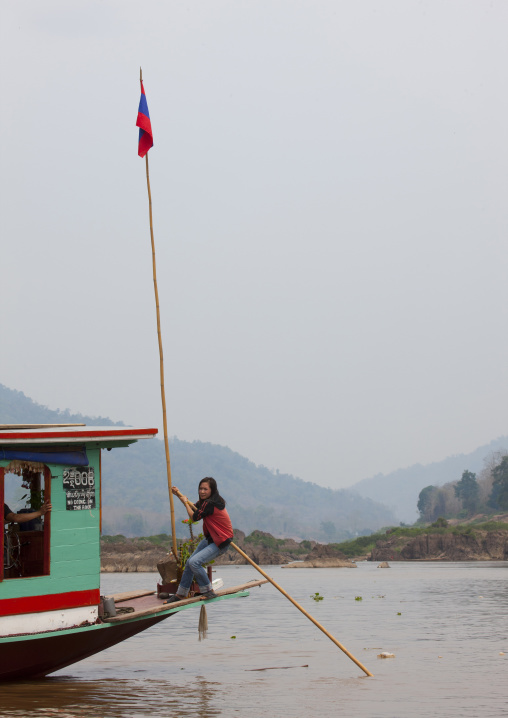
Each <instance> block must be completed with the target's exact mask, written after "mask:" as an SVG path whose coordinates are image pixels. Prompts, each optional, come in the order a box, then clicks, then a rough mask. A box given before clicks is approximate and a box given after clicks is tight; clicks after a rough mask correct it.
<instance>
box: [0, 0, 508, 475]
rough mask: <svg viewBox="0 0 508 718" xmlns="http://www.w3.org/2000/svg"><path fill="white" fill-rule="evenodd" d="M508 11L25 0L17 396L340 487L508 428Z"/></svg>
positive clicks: (17, 118)
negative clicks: (149, 139)
mask: <svg viewBox="0 0 508 718" xmlns="http://www.w3.org/2000/svg"><path fill="white" fill-rule="evenodd" d="M507 21H508V4H507V3H506V2H505V1H504V0H499V1H496V0H493V1H489V2H487V1H484V2H479V1H478V0H473V1H468V0H457V1H456V2H454V1H448V2H447V1H446V0H445V1H443V0H435V1H431V0H422V1H416V0H397V1H395V0H393V1H380V0H364V1H362V2H345V1H343V0H293V1H291V2H289V1H287V0H257V1H254V0H251V1H247V0H244V1H240V0H198V1H196V2H175V1H174V0H152V1H150V0H144V2H143V3H140V2H133V1H131V0H102V1H99V0H95V1H94V0H86V1H82V0H73V2H68V1H66V2H64V1H63V0H45V2H44V3H41V2H40V0H3V3H2V19H1V43H0V53H1V60H2V65H1V79H2V97H3V103H2V104H3V110H2V112H1V114H0V121H1V128H0V129H1V132H0V137H1V152H2V156H1V169H0V172H1V186H0V195H1V207H0V217H1V228H2V282H1V289H2V295H1V297H2V298H1V308H2V309H1V315H0V319H1V326H2V337H3V340H2V347H3V348H2V363H1V374H0V381H1V382H2V383H4V384H6V385H7V386H9V387H11V388H13V389H18V390H21V391H23V392H24V393H25V394H27V395H28V396H30V397H32V398H33V399H34V400H36V401H38V402H40V403H42V404H45V405H47V406H49V407H51V408H61V409H64V408H70V409H72V410H77V411H81V412H83V413H89V414H92V415H99V414H102V415H105V416H109V417H111V418H112V419H114V420H124V421H125V422H127V423H131V424H136V425H149V426H159V427H160V428H161V432H162V421H161V410H160V389H159V358H158V349H157V337H156V326H155V309H154V298H153V284H152V268H151V252H150V236H149V226H148V204H147V192H146V179H145V164H144V161H143V160H141V159H140V158H139V157H138V156H137V129H136V127H135V119H136V114H137V106H138V102H139V66H140V65H141V66H142V67H143V77H144V82H145V89H146V94H147V98H148V106H149V109H150V115H151V118H152V127H153V131H154V137H155V145H154V148H153V149H152V150H151V151H150V153H149V160H150V175H151V184H152V196H153V205H154V225H155V240H156V246H157V263H158V264H157V266H158V278H159V293H160V302H161V312H162V331H163V342H164V352H165V366H166V392H167V404H168V422H169V432H170V434H171V435H173V434H176V435H177V436H178V437H179V438H181V439H187V440H193V439H198V440H202V441H210V442H213V443H218V444H223V445H227V446H230V447H231V448H232V449H233V450H235V451H238V452H240V453H241V454H243V455H245V456H247V457H248V458H249V459H251V460H253V461H254V462H256V463H258V464H259V463H261V464H265V465H266V466H269V467H271V468H278V469H280V470H281V471H283V472H289V473H293V474H294V475H296V476H300V477H301V478H303V479H306V480H310V481H315V482H316V483H319V484H323V485H326V486H332V487H334V488H336V487H341V486H348V485H351V484H352V483H354V482H355V481H358V480H360V479H362V478H365V477H367V476H370V475H372V474H374V473H377V472H388V471H390V470H393V469H396V468H399V467H402V466H406V465H409V464H413V463H417V462H421V463H427V462H430V461H435V460H439V459H441V458H444V457H445V456H448V455H450V454H454V453H461V452H468V451H472V450H473V449H475V448H476V447H477V446H479V445H481V444H483V443H486V442H488V441H490V440H491V439H493V438H495V437H497V436H499V435H501V434H506V433H507V431H508V423H507V414H506V406H507V404H508V381H507V376H508V369H507V366H508V331H507V320H508V281H507V276H508V271H507V268H508V231H507V230H508V206H507V196H508V137H507V127H508V92H507V87H508V83H507V75H508V43H507V42H506V37H507Z"/></svg>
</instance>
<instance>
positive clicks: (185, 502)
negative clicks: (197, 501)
mask: <svg viewBox="0 0 508 718" xmlns="http://www.w3.org/2000/svg"><path fill="white" fill-rule="evenodd" d="M171 491H172V492H173V493H174V494H175V496H178V498H179V499H180V501H181V502H182V504H183V505H184V506H185V508H186V509H187V513H188V514H189V518H190V519H191V521H192V520H193V519H192V517H193V516H194V511H193V510H192V509H191V507H190V505H189V499H188V498H187V496H184V495H183V494H182V493H181V492H180V491H179V490H178V489H177V487H176V486H172V487H171Z"/></svg>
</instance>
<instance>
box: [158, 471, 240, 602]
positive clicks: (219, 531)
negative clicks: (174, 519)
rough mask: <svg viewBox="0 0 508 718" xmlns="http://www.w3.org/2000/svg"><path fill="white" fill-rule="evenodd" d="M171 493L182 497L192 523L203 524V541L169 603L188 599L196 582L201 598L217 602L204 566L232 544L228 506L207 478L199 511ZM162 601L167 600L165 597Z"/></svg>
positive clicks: (186, 565)
mask: <svg viewBox="0 0 508 718" xmlns="http://www.w3.org/2000/svg"><path fill="white" fill-rule="evenodd" d="M171 490H172V492H173V493H174V494H175V495H178V494H180V495H179V497H178V498H179V499H180V501H181V502H182V503H183V504H184V506H185V508H186V509H187V513H188V514H189V518H190V519H192V521H201V519H202V520H203V534H204V539H203V540H202V541H200V543H199V544H198V546H197V548H196V550H195V551H194V553H193V554H192V556H190V557H189V559H188V560H187V563H186V564H185V568H184V571H183V574H182V578H181V579H180V584H179V585H178V588H177V590H176V593H175V594H174V595H173V596H170V597H169V600H168V601H166V603H172V602H173V601H181V600H182V599H184V598H186V597H187V596H188V595H189V591H190V587H191V584H192V580H193V578H194V579H195V581H196V583H197V584H198V586H199V592H200V594H201V597H202V598H206V599H208V598H215V597H216V595H217V594H216V593H215V591H214V590H213V588H212V584H211V583H210V579H209V578H208V574H207V572H206V570H205V568H204V566H203V564H207V563H210V561H213V560H214V559H215V558H217V556H220V555H221V554H222V553H224V551H226V549H227V547H228V546H229V544H230V543H231V541H232V540H233V526H232V524H231V519H230V518H229V514H228V512H227V511H226V502H225V501H224V499H223V498H222V496H221V495H220V494H219V490H218V488H217V482H216V481H215V479H213V478H212V477H211V476H207V477H205V478H204V479H201V481H200V482H199V487H198V493H199V501H198V502H197V503H196V511H194V510H193V509H192V508H191V507H190V506H189V499H188V498H187V497H186V496H183V495H182V494H181V493H180V492H179V490H178V488H177V487H176V486H173V487H172V489H171ZM162 597H163V598H166V596H162Z"/></svg>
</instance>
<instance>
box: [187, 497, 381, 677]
mask: <svg viewBox="0 0 508 718" xmlns="http://www.w3.org/2000/svg"><path fill="white" fill-rule="evenodd" d="M178 496H179V497H180V498H182V497H183V494H182V493H181V492H180V491H179V492H178ZM188 504H189V506H190V507H191V508H192V509H194V511H195V510H196V507H195V506H194V504H191V502H190V501H188ZM229 545H230V546H231V547H232V548H234V549H235V551H238V553H239V554H240V556H243V558H244V559H245V560H246V561H248V563H250V565H251V566H253V567H254V568H255V569H256V571H259V573H260V574H261V575H262V576H264V577H265V578H266V579H267V581H269V582H270V583H271V584H272V586H275V588H276V589H277V590H278V591H280V592H281V593H282V595H283V596H285V597H286V598H287V599H288V601H291V603H292V604H293V606H296V608H297V609H298V610H299V611H301V612H302V613H303V615H304V616H307V618H308V619H309V621H312V623H313V624H314V625H315V626H316V627H317V628H319V630H320V631H322V632H323V633H324V634H325V636H327V637H328V638H329V639H330V641H332V642H333V643H335V645H336V646H337V647H338V648H340V650H341V651H343V653H345V654H346V656H347V657H348V658H350V659H351V660H352V661H353V663H356V665H357V666H358V668H361V669H362V671H363V672H364V673H365V674H366V675H367V676H372V675H373V674H372V673H371V672H370V671H369V670H367V668H365V666H364V665H363V664H362V663H360V661H359V660H358V659H356V658H355V657H354V656H353V654H352V653H350V652H349V651H348V650H347V648H346V647H345V646H343V645H342V643H340V642H339V641H338V640H337V639H336V638H334V636H332V634H331V633H329V632H328V631H327V630H326V628H325V627H324V626H322V625H321V624H320V623H319V621H316V619H315V618H314V617H313V616H311V615H310V613H308V612H307V611H306V610H305V608H303V606H300V604H299V603H298V601H295V599H294V598H291V596H290V595H289V593H288V592H287V591H285V590H284V589H283V588H282V586H279V584H278V583H277V582H276V581H274V580H273V578H270V576H269V575H268V574H267V573H265V572H264V571H263V569H262V568H261V567H260V566H258V565H257V563H254V561H253V560H252V559H251V558H249V556H247V554H246V553H245V552H244V551H242V549H241V548H239V547H238V546H237V545H236V544H235V543H233V542H231V543H230V544H229Z"/></svg>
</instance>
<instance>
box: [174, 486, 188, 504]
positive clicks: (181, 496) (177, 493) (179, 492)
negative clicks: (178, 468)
mask: <svg viewBox="0 0 508 718" xmlns="http://www.w3.org/2000/svg"><path fill="white" fill-rule="evenodd" d="M171 491H172V492H173V493H174V494H175V496H178V498H179V499H180V501H181V502H182V504H186V503H187V502H188V500H189V499H188V498H187V496H184V495H183V494H182V493H181V491H180V489H179V488H178V487H177V486H172V487H171Z"/></svg>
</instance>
